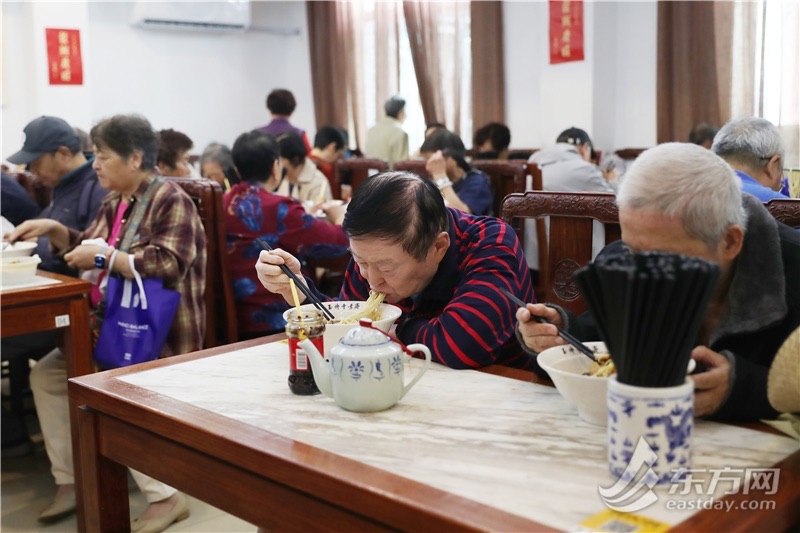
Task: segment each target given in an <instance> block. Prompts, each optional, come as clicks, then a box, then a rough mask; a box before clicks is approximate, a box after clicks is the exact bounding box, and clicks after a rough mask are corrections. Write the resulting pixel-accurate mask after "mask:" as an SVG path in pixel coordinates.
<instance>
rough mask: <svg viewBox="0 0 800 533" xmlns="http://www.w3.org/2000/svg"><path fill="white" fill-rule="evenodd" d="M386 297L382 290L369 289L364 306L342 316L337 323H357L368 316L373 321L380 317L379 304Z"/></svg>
mask: <svg viewBox="0 0 800 533" xmlns="http://www.w3.org/2000/svg"><path fill="white" fill-rule="evenodd" d="M385 297H386V295H385V294H383V293H382V292H375V291H369V298H368V299H367V301H366V303H365V304H364V307H362V308H361V309H360V310H358V311H356V312H355V313H353V314H352V315H350V316H348V317H346V318H343V319H342V320H341V321H340V322H339V324H358V321H359V320H361V319H362V318H370V319H372V320H373V321H375V320H380V319H381V304H382V303H383V299H384V298H385Z"/></svg>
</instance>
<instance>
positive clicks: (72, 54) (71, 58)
mask: <svg viewBox="0 0 800 533" xmlns="http://www.w3.org/2000/svg"><path fill="white" fill-rule="evenodd" d="M44 31H45V33H46V34H47V69H48V70H49V72H50V85H83V63H82V62H81V32H80V30H60V29H52V28H46V29H45V30H44Z"/></svg>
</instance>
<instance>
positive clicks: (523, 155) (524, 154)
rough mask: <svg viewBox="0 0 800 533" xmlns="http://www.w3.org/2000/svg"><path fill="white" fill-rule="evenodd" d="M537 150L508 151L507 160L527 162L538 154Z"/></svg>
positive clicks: (519, 149)
mask: <svg viewBox="0 0 800 533" xmlns="http://www.w3.org/2000/svg"><path fill="white" fill-rule="evenodd" d="M538 151H539V149H538V148H515V149H513V150H509V151H508V159H509V160H515V159H524V160H525V161H527V160H528V159H530V157H531V156H532V155H533V154H535V153H536V152H538Z"/></svg>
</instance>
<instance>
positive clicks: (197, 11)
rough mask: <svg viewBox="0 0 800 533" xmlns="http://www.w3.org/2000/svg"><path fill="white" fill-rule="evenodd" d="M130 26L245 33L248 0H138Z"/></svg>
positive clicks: (248, 14)
mask: <svg viewBox="0 0 800 533" xmlns="http://www.w3.org/2000/svg"><path fill="white" fill-rule="evenodd" d="M133 25H134V26H137V27H140V28H146V29H156V30H159V29H160V30H193V31H218V32H226V31H245V30H246V29H247V28H249V27H250V0H222V1H215V2H199V1H198V2H179V1H175V0H171V1H157V2H152V1H145V0H140V1H139V2H136V4H135V5H134V9H133Z"/></svg>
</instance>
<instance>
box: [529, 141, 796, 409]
mask: <svg viewBox="0 0 800 533" xmlns="http://www.w3.org/2000/svg"><path fill="white" fill-rule="evenodd" d="M617 204H618V205H619V221H620V226H621V228H622V241H623V242H624V244H623V242H617V243H612V244H610V245H609V246H607V247H606V249H605V250H604V252H603V253H610V252H621V251H623V250H624V248H625V246H627V248H628V249H629V250H630V251H631V252H634V253H635V252H644V251H650V250H660V251H666V252H672V253H678V254H683V255H687V256H693V257H700V258H703V259H707V260H711V261H715V262H717V263H718V264H719V266H720V270H721V276H720V279H719V282H718V285H717V287H716V291H715V293H714V295H713V296H712V298H711V303H710V304H709V307H708V310H707V312H706V315H705V318H704V322H703V324H702V326H701V328H700V333H699V335H698V338H697V339H696V347H695V348H694V350H693V351H692V358H693V359H695V360H696V361H697V363H698V365H699V366H700V367H702V368H704V369H705V371H704V372H701V373H697V374H695V375H693V376H692V379H693V380H694V385H695V414H696V415H698V416H711V417H713V418H717V419H727V420H731V419H738V420H749V419H756V418H771V417H774V416H775V415H776V414H777V412H776V411H775V410H774V409H773V407H772V406H771V405H770V403H769V401H768V399H767V375H768V372H769V367H770V363H771V362H772V360H773V358H774V357H775V354H776V352H777V351H778V349H779V348H780V346H781V344H782V343H783V341H784V340H785V339H786V338H787V337H788V336H789V334H790V333H791V332H792V331H793V330H794V329H795V328H797V326H798V325H800V277H798V275H797V273H798V272H800V234H798V232H797V231H795V230H794V229H792V228H790V227H788V226H786V225H784V224H781V223H780V222H777V221H776V220H775V219H774V218H773V217H772V216H770V214H769V212H767V210H766V209H765V208H764V206H763V205H762V204H761V202H759V201H758V199H756V198H755V197H753V196H750V195H749V194H742V192H741V182H740V180H739V179H738V178H737V176H736V174H735V173H734V171H733V170H732V169H731V167H730V166H729V165H728V164H727V163H726V162H725V161H723V160H722V159H720V158H719V157H718V156H716V155H715V154H713V153H712V152H710V151H708V150H706V149H704V148H702V147H700V146H696V145H693V144H680V143H668V144H662V145H660V146H657V147H655V148H652V149H650V150H648V151H646V152H645V153H643V154H642V155H640V156H639V158H638V159H637V160H636V161H635V163H634V164H633V165H632V166H631V168H630V170H629V171H628V173H626V174H625V180H624V181H623V182H622V185H621V186H620V189H619V193H618V195H617ZM653 305H658V302H653ZM531 314H534V315H538V316H544V317H545V318H547V319H549V320H550V321H551V322H553V324H556V325H558V326H561V327H564V328H565V329H566V330H567V331H568V332H569V333H572V334H574V335H575V336H577V337H578V338H580V339H583V340H596V339H598V338H599V335H598V334H597V331H596V330H595V329H594V326H593V325H592V324H591V323H590V319H589V317H588V314H587V315H583V316H581V317H578V318H576V317H575V316H572V315H571V314H570V313H568V312H567V311H565V310H563V309H560V308H557V307H556V306H546V305H540V304H535V305H534V304H529V305H528V306H527V308H526V309H519V310H518V311H517V319H518V320H519V336H520V338H521V340H522V341H523V342H524V344H525V346H526V347H527V348H528V349H529V350H530V351H532V352H534V353H535V352H541V351H543V350H545V349H547V348H549V347H551V346H556V345H559V344H564V343H565V342H564V340H563V339H561V338H560V337H558V336H557V331H556V329H555V326H554V325H550V324H540V323H537V322H534V321H531V319H530V318H531ZM612 357H613V354H612Z"/></svg>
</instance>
